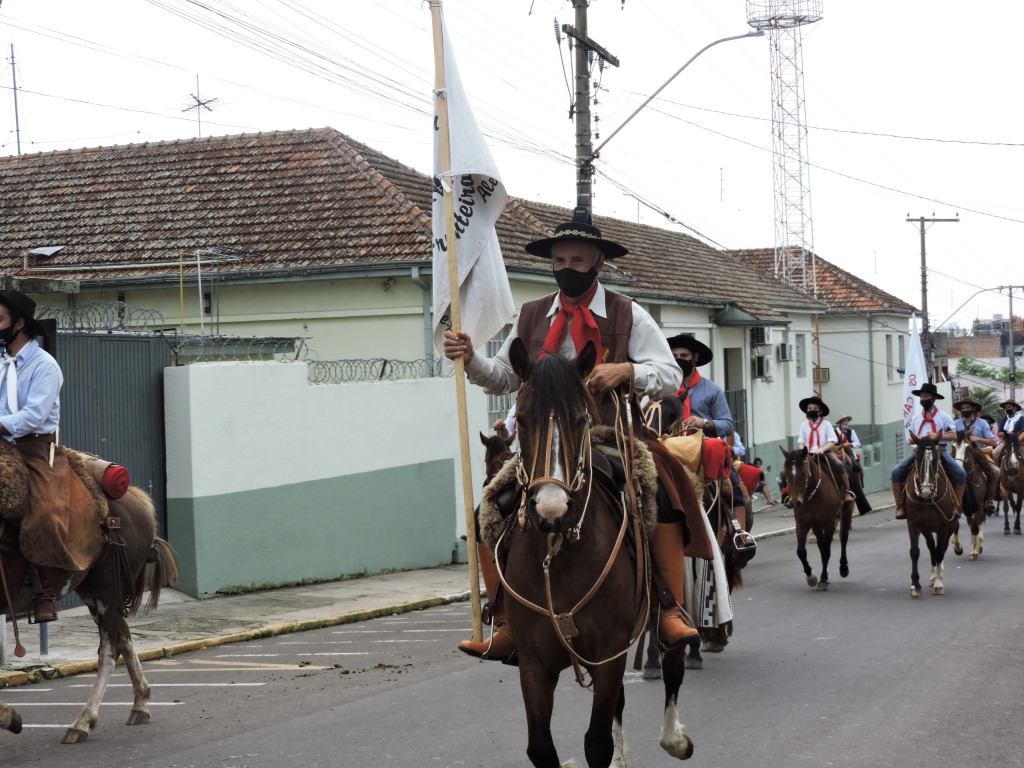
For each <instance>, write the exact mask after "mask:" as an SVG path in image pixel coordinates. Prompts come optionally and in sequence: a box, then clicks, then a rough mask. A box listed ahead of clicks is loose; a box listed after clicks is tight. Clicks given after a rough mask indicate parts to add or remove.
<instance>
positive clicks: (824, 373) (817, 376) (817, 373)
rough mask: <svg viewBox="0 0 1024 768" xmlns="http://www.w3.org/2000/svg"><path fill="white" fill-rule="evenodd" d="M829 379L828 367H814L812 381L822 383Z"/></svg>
mask: <svg viewBox="0 0 1024 768" xmlns="http://www.w3.org/2000/svg"><path fill="white" fill-rule="evenodd" d="M828 380H829V371H828V368H815V369H814V383H815V384H824V383H825V382H826V381H828Z"/></svg>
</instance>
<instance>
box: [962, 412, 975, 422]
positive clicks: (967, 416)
mask: <svg viewBox="0 0 1024 768" xmlns="http://www.w3.org/2000/svg"><path fill="white" fill-rule="evenodd" d="M973 415H974V411H960V418H962V419H964V420H965V421H966V420H967V419H969V418H971V416H973Z"/></svg>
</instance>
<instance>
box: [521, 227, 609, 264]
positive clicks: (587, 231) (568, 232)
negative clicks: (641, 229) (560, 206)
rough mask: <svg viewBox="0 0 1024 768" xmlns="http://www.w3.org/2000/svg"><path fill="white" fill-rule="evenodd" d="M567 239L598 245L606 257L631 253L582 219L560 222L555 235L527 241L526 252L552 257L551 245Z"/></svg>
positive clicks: (547, 257) (546, 257)
mask: <svg viewBox="0 0 1024 768" xmlns="http://www.w3.org/2000/svg"><path fill="white" fill-rule="evenodd" d="M567 240H579V241H580V242H582V243H591V244H592V245H596V246H597V249H598V250H599V251H601V253H603V254H604V257H605V258H606V259H617V258H619V256H625V255H626V254H627V253H629V251H628V250H627V249H626V248H625V246H622V245H619V244H618V243H616V242H615V241H613V240H605V239H604V238H603V237H601V230H600V229H598V228H597V227H595V226H594V225H593V224H584V223H583V222H581V221H567V222H566V223H565V224H559V225H558V226H557V227H555V234H554V236H553V237H545V238H543V239H541V240H534V241H533V242H532V243H527V244H526V252H527V253H529V254H532V255H533V256H541V257H543V258H545V259H550V258H551V247H552V246H553V245H554V244H555V243H564V242H565V241H567Z"/></svg>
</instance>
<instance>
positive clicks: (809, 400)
mask: <svg viewBox="0 0 1024 768" xmlns="http://www.w3.org/2000/svg"><path fill="white" fill-rule="evenodd" d="M809 405H817V406H818V407H819V408H821V418H825V417H826V416H828V406H827V405H825V401H824V400H822V399H821V398H820V397H818V396H817V395H812V396H811V397H805V398H804V399H803V400H801V401H800V410H801V411H803V412H804V413H807V406H809Z"/></svg>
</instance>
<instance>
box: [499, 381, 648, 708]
mask: <svg viewBox="0 0 1024 768" xmlns="http://www.w3.org/2000/svg"><path fill="white" fill-rule="evenodd" d="M632 383H633V377H632V372H631V374H630V381H629V385H630V390H629V391H631V390H632ZM624 397H626V398H628V395H625V396H624ZM614 400H615V409H616V418H615V421H616V429H615V438H616V444H617V445H616V447H617V448H618V449H619V455H620V456H621V457H622V461H623V468H624V470H625V471H626V477H627V478H628V479H627V482H626V485H627V487H628V490H629V497H630V498H629V500H630V502H631V503H632V504H633V505H634V506H633V507H632V509H633V510H634V514H632V515H630V514H629V509H630V507H629V505H628V504H627V501H626V496H625V494H624V493H620V502H621V505H622V523H621V524H620V525H619V532H618V535H617V536H616V539H615V544H614V546H613V547H612V550H611V553H610V554H609V556H608V559H607V560H606V562H605V565H604V568H603V569H602V571H601V573H600V575H599V576H598V577H597V580H596V581H595V583H594V585H593V586H592V587H591V588H590V590H589V591H588V592H587V594H585V595H584V596H583V597H582V598H581V599H580V600H579V602H577V603H576V605H575V606H573V608H572V609H571V610H570V611H569V612H568V613H556V612H555V607H554V597H553V595H552V592H551V562H552V560H553V559H554V558H555V556H556V555H557V554H558V553H559V552H560V551H561V548H562V543H563V541H564V536H563V534H560V533H559V534H554V533H551V534H548V537H547V555H546V556H545V557H544V560H543V561H542V563H541V567H542V569H543V571H544V591H545V596H546V599H547V608H544V607H542V606H539V605H537V604H535V603H533V602H531V601H530V600H527V599H526V598H525V597H523V596H522V595H520V594H519V593H517V592H516V591H515V590H514V589H513V588H512V587H511V585H510V584H509V583H508V581H507V580H506V579H505V574H504V573H503V572H502V569H501V564H500V562H498V559H497V558H496V559H495V565H496V566H497V571H498V579H499V580H500V582H501V584H502V586H503V587H504V588H505V590H506V591H507V592H508V594H509V595H511V596H512V598H513V599H515V600H516V602H518V603H520V604H521V605H523V606H525V607H527V608H529V609H530V610H532V611H535V612H537V613H540V614H542V615H545V616H548V617H549V618H550V619H551V624H552V626H553V628H554V630H555V634H556V635H557V637H558V640H559V642H560V643H561V644H562V646H563V647H564V648H565V649H566V651H567V652H568V653H569V659H570V660H571V662H572V666H573V671H574V672H575V674H576V682H577V683H578V684H579V685H580V686H581V687H583V688H586V689H587V690H593V681H591V682H590V683H587V681H586V676H585V674H584V672H583V669H582V666H581V665H588V666H600V665H602V664H607V663H608V662H611V661H614V660H615V659H617V658H619V657H620V656H623V655H624V654H627V653H629V651H630V649H632V648H633V646H635V645H636V643H637V642H638V641H639V639H640V638H641V637H643V635H644V633H645V632H646V631H647V618H648V616H649V614H650V608H651V606H650V590H649V589H647V588H646V587H647V581H646V580H645V579H644V578H643V577H644V575H645V574H646V572H647V564H648V562H649V556H648V552H647V539H646V536H644V535H643V532H642V530H641V528H640V522H639V512H640V506H639V504H640V500H639V497H640V496H641V493H640V492H638V490H637V489H636V488H635V487H634V481H633V473H632V457H633V453H632V451H633V450H635V443H634V437H633V419H632V412H631V410H630V408H629V403H628V399H627V401H626V405H625V410H626V421H627V429H626V430H622V429H621V412H620V404H619V398H618V397H617V396H616V397H615V398H614ZM554 426H555V417H554V413H553V412H552V413H550V414H548V429H547V436H546V441H545V442H546V451H545V456H546V458H545V463H544V472H545V476H543V477H539V478H538V477H533V478H531V477H530V476H529V475H527V473H526V470H525V469H524V468H523V465H524V462H523V461H520V462H519V466H518V468H517V470H516V473H517V479H518V480H519V481H520V482H521V483H522V484H523V485H524V486H525V487H526V493H524V495H523V503H524V504H525V503H526V499H527V498H529V494H530V492H531V491H532V490H533V489H534V488H536V487H537V486H538V485H544V484H546V483H553V484H554V485H557V486H558V487H560V488H562V489H563V490H565V491H566V492H567V493H569V494H570V496H571V495H573V494H575V493H577V492H578V491H580V490H581V489H582V487H583V485H584V484H586V486H587V496H586V500H585V501H584V505H583V511H582V512H581V514H580V517H579V519H578V520H577V522H576V525H575V526H574V527H573V528H572V529H570V538H571V539H573V540H575V541H579V540H580V537H581V535H582V527H583V521H584V519H585V517H586V514H587V510H588V508H589V506H590V498H591V493H592V491H593V486H594V480H593V475H594V465H593V443H592V441H591V439H590V428H591V420H590V418H589V416H588V418H587V424H586V427H585V429H584V433H583V436H582V438H581V440H580V449H579V452H578V454H577V463H576V471H575V474H574V476H573V477H571V478H569V481H570V482H569V483H565V482H562V481H561V480H559V479H558V478H555V477H551V476H550V475H551V474H552V470H551V453H552V451H551V448H552V443H553V439H554V438H553V435H554ZM622 431H625V432H626V433H627V434H626V436H625V439H622V435H621V434H620V433H621V432H622ZM627 446H628V449H629V450H628V452H627V451H626V450H623V449H626V448H627ZM565 455H566V457H567V454H565ZM537 465H538V457H537V456H534V461H533V467H534V469H536V468H537ZM588 470H589V472H588ZM630 517H632V518H633V524H634V528H635V536H636V541H637V579H636V596H635V601H634V603H635V604H639V603H640V602H641V598H644V597H645V600H644V605H643V609H642V610H641V611H640V613H639V614H638V617H637V619H636V620H635V622H634V638H633V639H632V640H631V641H630V643H629V644H628V645H627V646H626V647H625V648H623V649H622V650H621V651H619V652H618V653H616V654H614V655H612V656H609V657H608V658H605V659H601V660H600V661H592V660H590V659H586V658H584V657H583V656H581V655H580V654H579V652H578V651H577V650H576V649H575V648H574V647H573V644H572V638H574V637H576V636H577V635H578V634H579V630H578V629H577V628H576V623H575V621H574V620H573V615H574V614H576V613H578V612H579V611H580V610H582V609H583V607H584V606H586V605H587V603H589V602H590V601H591V599H592V598H593V597H594V595H596V594H597V592H598V591H599V590H600V588H601V586H602V585H603V584H604V582H605V580H606V579H607V578H608V574H609V573H611V570H612V567H613V566H614V564H615V561H616V560H617V559H618V556H619V552H620V551H621V550H622V542H623V541H624V540H625V537H626V531H627V529H628V526H629V518H630ZM508 530H509V529H508V528H506V529H505V530H504V531H503V532H502V534H501V536H500V537H499V538H498V542H497V544H496V545H495V549H496V550H497V549H499V548H500V547H501V542H502V539H504V537H505V533H507V532H508Z"/></svg>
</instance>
